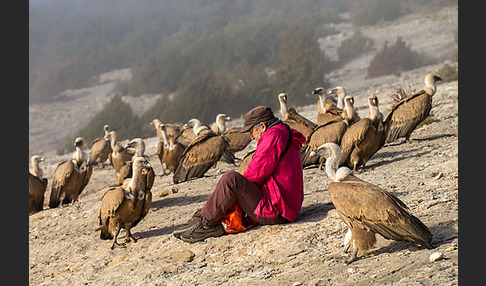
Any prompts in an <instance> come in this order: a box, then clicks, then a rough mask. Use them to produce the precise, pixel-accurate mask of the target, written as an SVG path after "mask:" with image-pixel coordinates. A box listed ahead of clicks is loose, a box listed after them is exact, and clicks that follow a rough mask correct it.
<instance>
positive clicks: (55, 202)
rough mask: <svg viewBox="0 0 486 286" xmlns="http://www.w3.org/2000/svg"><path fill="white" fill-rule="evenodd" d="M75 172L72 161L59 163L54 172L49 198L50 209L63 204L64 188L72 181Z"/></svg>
mask: <svg viewBox="0 0 486 286" xmlns="http://www.w3.org/2000/svg"><path fill="white" fill-rule="evenodd" d="M73 171H74V164H73V162H72V161H71V160H67V161H64V162H61V163H59V165H57V167H56V170H55V171H54V178H53V181H52V187H51V195H50V198H49V207H50V208H55V207H57V206H59V204H60V203H61V200H60V199H61V195H62V193H63V188H64V186H66V184H67V183H68V182H69V180H70V179H71V175H72V174H73Z"/></svg>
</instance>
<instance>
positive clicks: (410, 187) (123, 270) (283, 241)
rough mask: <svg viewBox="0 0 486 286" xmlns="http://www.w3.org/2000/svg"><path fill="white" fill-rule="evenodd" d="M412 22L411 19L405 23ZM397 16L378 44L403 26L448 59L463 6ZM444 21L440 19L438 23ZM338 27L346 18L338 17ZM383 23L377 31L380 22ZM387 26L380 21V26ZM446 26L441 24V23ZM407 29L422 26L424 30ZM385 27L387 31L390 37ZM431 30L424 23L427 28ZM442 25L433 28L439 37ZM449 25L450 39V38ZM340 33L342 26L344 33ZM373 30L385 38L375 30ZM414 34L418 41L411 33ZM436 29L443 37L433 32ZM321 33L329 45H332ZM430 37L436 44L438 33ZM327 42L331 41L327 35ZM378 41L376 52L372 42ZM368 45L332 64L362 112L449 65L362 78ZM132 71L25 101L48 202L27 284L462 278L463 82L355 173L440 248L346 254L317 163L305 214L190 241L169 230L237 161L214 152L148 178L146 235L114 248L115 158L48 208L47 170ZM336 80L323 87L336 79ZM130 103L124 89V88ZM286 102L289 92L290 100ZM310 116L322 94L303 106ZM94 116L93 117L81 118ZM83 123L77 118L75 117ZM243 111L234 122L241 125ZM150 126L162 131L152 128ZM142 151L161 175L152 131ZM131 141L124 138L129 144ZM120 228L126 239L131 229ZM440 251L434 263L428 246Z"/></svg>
mask: <svg viewBox="0 0 486 286" xmlns="http://www.w3.org/2000/svg"><path fill="white" fill-rule="evenodd" d="M407 23H409V25H407ZM389 26H391V27H390V28H392V29H393V30H390V31H388V30H387V31H388V32H387V31H385V30H379V29H381V28H380V27H374V29H375V33H373V30H363V31H362V32H363V33H364V34H365V35H373V38H374V39H375V46H376V47H375V48H379V47H381V45H382V40H383V39H384V38H385V37H386V36H387V35H388V37H389V42H393V41H394V40H395V36H402V39H403V40H405V41H406V42H409V41H411V42H412V48H415V49H416V50H419V51H420V52H424V53H428V54H429V55H431V54H436V55H438V57H439V58H441V59H444V57H445V58H447V55H448V54H449V53H450V51H452V50H453V49H454V48H457V43H454V40H453V36H452V33H453V31H454V30H456V29H457V7H456V8H445V9H442V10H440V11H438V12H437V13H436V14H434V15H431V16H430V17H427V18H423V17H422V18H418V17H415V18H414V17H413V16H410V17H407V18H405V19H402V20H400V21H398V22H397V23H395V24H393V25H389ZM439 28H440V29H439ZM340 29H342V30H343V31H345V30H346V27H340ZM376 29H378V30H376ZM383 29H384V27H383ZM438 29H439V30H440V31H441V33H437V31H439V30H438ZM412 30H416V31H423V33H422V34H421V35H422V36H420V37H422V39H423V38H427V39H429V40H430V43H425V42H423V41H421V40H419V39H418V38H417V36H414V33H412V32H411V31H412ZM348 33H349V31H348ZM387 33H391V36H390V35H389V34H387ZM424 33H428V34H424ZM434 35H435V36H437V37H436V38H433V36H434ZM449 35H450V38H449ZM334 37H342V38H344V37H345V34H344V32H343V34H341V35H340V36H334ZM377 39H378V40H377ZM413 39H416V40H413ZM433 39H436V40H433ZM340 40H342V39H338V38H336V39H335V38H328V39H323V41H322V42H321V44H322V45H324V46H323V48H325V49H326V52H328V54H329V55H331V56H332V55H333V52H332V44H334V45H337V44H338V43H339V41H340ZM431 43H435V45H434V44H431ZM325 45H327V46H325ZM374 52H376V51H374ZM374 52H372V53H371V52H370V54H369V55H366V56H365V57H364V58H360V59H356V60H354V61H352V62H350V63H348V64H346V65H344V66H343V67H342V68H341V69H339V70H337V71H334V72H333V73H331V74H329V75H326V78H327V79H329V81H330V84H331V85H332V86H335V85H343V86H345V87H346V88H347V90H348V93H349V94H352V95H354V96H355V99H356V107H357V109H358V113H359V114H360V115H361V116H363V117H364V116H365V115H366V112H367V109H366V108H367V107H366V99H367V97H368V96H369V95H370V94H375V95H377V96H378V97H379V99H380V108H381V111H382V112H383V114H385V116H386V114H387V113H388V110H389V109H390V105H391V99H390V97H389V95H390V94H391V93H392V92H393V90H394V88H397V87H402V88H408V87H409V86H412V87H413V88H414V89H416V90H418V89H420V88H422V86H423V77H424V75H425V74H426V73H428V72H437V70H438V69H439V68H440V67H441V66H442V65H443V61H441V62H440V63H438V64H435V65H431V66H426V67H423V68H419V69H416V70H413V71H408V72H403V73H402V74H400V75H399V76H396V75H390V76H384V77H380V78H377V79H372V80H364V75H365V74H366V66H367V64H368V63H369V59H370V58H368V59H367V58H366V57H370V55H372V54H374ZM444 55H446V56H444ZM129 77H130V71H129V70H121V71H116V72H114V73H109V74H105V75H102V76H100V78H99V84H98V85H96V86H93V87H90V88H86V89H83V90H76V91H67V92H66V93H65V94H63V96H64V97H65V99H64V101H60V102H57V103H52V104H44V105H35V106H29V155H33V154H41V155H43V156H45V157H46V162H44V163H42V164H41V167H42V168H43V169H44V174H45V175H46V177H47V178H48V180H49V184H48V190H47V191H46V194H45V196H46V200H45V203H44V207H45V208H46V209H45V210H43V211H41V212H38V213H35V214H32V215H29V232H28V239H29V262H28V267H29V284H31V285H219V284H223V285H356V284H360V285H363V284H364V285H367V284H373V285H457V284H458V95H459V94H458V82H457V81H454V82H445V83H440V84H439V85H438V91H437V94H436V95H435V96H434V98H433V105H434V108H433V109H432V115H433V120H431V122H430V124H427V125H424V126H422V127H421V128H419V129H417V130H415V131H414V133H413V134H412V136H411V138H412V142H411V143H401V142H400V141H398V142H393V143H390V144H387V145H385V146H384V147H383V148H382V149H381V150H380V151H378V153H376V154H375V156H373V157H372V159H371V160H370V161H369V162H368V167H369V168H368V169H367V170H365V171H363V172H359V173H358V174H357V176H358V177H360V178H361V179H363V180H366V181H368V182H370V183H373V184H375V185H378V186H380V187H381V188H383V189H385V190H388V191H391V192H393V193H394V194H396V195H397V196H398V197H399V198H400V199H401V200H402V201H403V202H405V204H407V205H408V206H409V208H410V209H411V211H412V213H413V214H414V215H415V216H417V217H418V218H419V219H421V220H422V221H423V222H424V223H425V224H426V225H427V226H428V227H429V229H430V231H431V232H432V234H433V240H432V244H433V246H434V249H431V250H428V249H420V248H417V247H416V246H414V245H413V244H411V243H407V242H396V241H390V240H385V239H383V238H382V237H380V236H378V242H377V244H376V246H375V247H374V248H372V249H371V251H370V253H369V255H368V256H367V257H365V258H362V259H360V260H358V261H356V262H353V263H352V264H350V265H346V264H344V263H342V262H341V261H342V258H343V256H342V254H341V250H342V246H343V238H344V235H345V233H346V227H345V224H344V223H343V222H342V221H341V220H340V219H339V217H338V214H337V212H336V210H335V209H334V206H333V204H332V203H331V201H330V198H329V195H328V192H327V185H328V184H329V182H330V180H329V179H328V178H327V176H326V174H325V173H324V172H323V171H320V170H318V169H317V168H307V169H305V170H304V179H305V182H304V192H305V197H304V202H303V208H302V210H301V213H300V216H299V218H298V219H297V220H296V221H294V222H292V223H289V224H286V225H275V226H256V227H254V228H252V229H250V230H248V231H246V232H244V233H240V234H235V235H225V236H222V237H218V238H209V239H207V240H205V241H203V242H199V243H195V244H189V243H185V242H182V241H180V240H178V239H176V238H174V237H173V236H172V234H171V233H172V231H173V230H175V229H176V228H178V227H179V226H180V225H181V224H183V223H185V222H186V221H187V220H188V219H189V218H190V217H191V216H192V214H193V213H194V211H195V210H196V209H198V208H200V207H202V206H203V205H204V202H205V201H206V199H207V198H208V196H209V195H210V194H211V192H212V190H213V188H214V186H215V185H216V183H217V181H218V180H219V178H220V176H221V174H222V173H224V172H225V171H227V170H230V169H237V168H238V165H236V166H233V165H228V164H225V163H218V165H217V167H216V168H212V169H210V170H209V171H208V172H207V174H206V176H205V177H204V178H200V179H196V180H192V181H189V182H184V183H181V184H178V185H173V184H172V177H171V176H157V177H156V179H155V184H154V187H153V189H152V193H153V201H152V206H151V209H150V211H149V213H148V214H147V216H146V217H145V219H144V220H142V221H141V222H140V223H139V224H138V225H137V226H136V227H135V228H134V229H133V231H132V232H133V234H134V235H135V236H136V237H137V238H139V240H138V242H137V243H129V244H128V245H127V246H126V248H115V249H114V250H111V249H110V246H111V241H106V240H101V239H100V238H99V232H97V231H95V229H96V227H97V226H98V214H99V209H100V199H101V196H102V195H103V193H104V192H105V191H106V189H107V188H108V187H109V186H110V185H111V184H113V183H114V182H115V172H114V170H113V168H112V167H111V166H107V167H105V168H100V167H96V168H95V169H94V171H93V175H92V177H91V180H90V182H89V184H88V185H87V187H86V189H85V190H84V192H83V193H82V195H81V196H80V198H79V201H78V202H76V203H74V204H72V205H69V206H67V207H59V208H55V209H48V198H49V195H50V188H51V183H52V176H53V174H54V169H55V167H56V166H57V164H58V163H59V162H61V161H63V160H65V159H67V158H69V157H70V156H71V154H66V155H62V156H57V155H56V154H55V148H56V146H55V145H54V143H55V142H56V140H59V138H63V137H64V136H67V135H70V134H72V133H73V132H75V130H76V129H77V128H79V124H80V123H76V122H77V120H78V118H83V120H84V121H82V122H88V121H89V118H90V117H91V116H94V115H95V114H96V112H98V111H99V110H101V108H102V107H103V105H104V104H106V102H108V101H109V99H111V97H112V96H113V93H112V89H113V86H114V85H115V84H116V82H117V80H119V79H120V78H121V79H126V78H129ZM330 87H331V86H329V87H327V86H326V88H330ZM155 99H156V96H152V95H147V96H145V97H143V98H142V99H141V100H137V102H133V103H137V104H138V105H134V108H137V109H139V110H141V111H143V110H144V108H146V107H147V106H148V105H149V104H150V102H153V101H154V100H155ZM125 100H127V101H128V102H129V101H130V99H129V98H125ZM289 101H290V102H289V103H290V105H292V104H291V99H289ZM297 110H298V111H299V112H300V113H301V114H302V115H304V116H306V117H307V118H310V119H311V120H315V118H316V109H315V105H312V106H305V107H298V108H297ZM86 120H88V121H86ZM76 124H78V125H76ZM241 124H242V120H241V119H235V120H232V121H231V122H230V124H229V126H230V127H232V126H241ZM154 136H155V132H154ZM144 140H145V142H146V144H147V150H146V154H147V155H148V156H149V158H150V162H151V163H152V165H153V166H154V169H155V171H156V174H158V175H160V174H161V166H160V162H159V161H158V158H157V156H156V154H155V150H156V144H157V141H158V139H157V138H156V137H151V138H144ZM125 142H127V140H126V139H125V140H124V141H122V143H125ZM254 148H255V143H254V142H252V143H251V144H250V145H249V146H248V147H247V148H246V149H245V150H243V151H241V152H238V153H237V154H236V155H237V157H238V158H242V157H243V156H244V154H246V152H248V151H249V150H252V149H254ZM124 238H125V233H124V231H122V232H121V234H120V239H121V240H124ZM436 252H441V253H442V256H443V257H442V258H441V259H439V260H437V261H434V262H430V261H429V257H430V255H431V254H433V253H436Z"/></svg>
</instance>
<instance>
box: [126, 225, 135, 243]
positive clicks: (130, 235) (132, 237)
mask: <svg viewBox="0 0 486 286" xmlns="http://www.w3.org/2000/svg"><path fill="white" fill-rule="evenodd" d="M125 227H126V229H127V238H126V239H125V242H130V241H131V240H132V239H133V242H137V239H136V238H135V237H134V236H133V234H132V232H131V231H130V227H127V226H125Z"/></svg>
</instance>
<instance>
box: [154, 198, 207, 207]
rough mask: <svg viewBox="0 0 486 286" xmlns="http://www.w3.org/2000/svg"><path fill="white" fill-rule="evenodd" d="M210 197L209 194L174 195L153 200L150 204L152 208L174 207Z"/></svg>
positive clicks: (202, 200)
mask: <svg viewBox="0 0 486 286" xmlns="http://www.w3.org/2000/svg"><path fill="white" fill-rule="evenodd" d="M208 198H209V195H196V196H187V197H182V196H174V197H165V198H162V199H161V200H158V201H152V204H151V205H150V207H151V208H154V209H159V208H166V207H173V206H185V205H190V204H194V203H200V202H205V201H207V200H208Z"/></svg>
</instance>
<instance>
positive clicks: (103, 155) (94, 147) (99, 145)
mask: <svg viewBox="0 0 486 286" xmlns="http://www.w3.org/2000/svg"><path fill="white" fill-rule="evenodd" d="M103 129H104V130H105V135H104V136H103V137H99V138H96V139H94V140H93V141H92V142H91V144H90V145H89V147H90V149H91V151H90V154H89V160H88V162H89V164H90V165H92V166H96V165H98V164H101V167H104V165H103V163H104V162H105V161H106V160H107V159H108V157H109V156H110V154H111V152H113V150H112V149H111V144H110V140H109V139H108V138H106V135H108V133H109V132H110V126H109V125H105V126H103Z"/></svg>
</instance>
